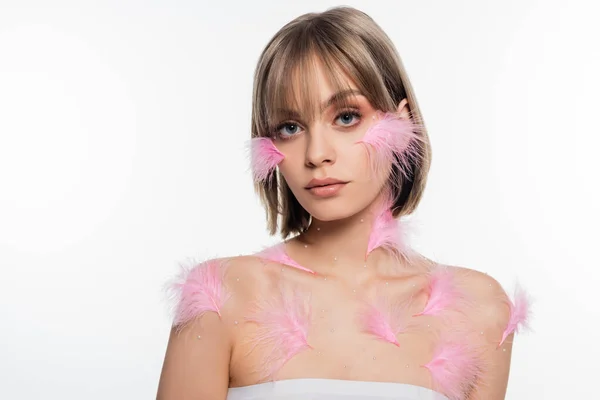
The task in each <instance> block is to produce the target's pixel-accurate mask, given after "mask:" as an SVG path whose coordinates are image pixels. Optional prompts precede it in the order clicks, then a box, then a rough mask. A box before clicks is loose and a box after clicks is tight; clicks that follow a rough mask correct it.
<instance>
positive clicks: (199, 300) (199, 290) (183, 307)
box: [171, 259, 230, 326]
mask: <svg viewBox="0 0 600 400" xmlns="http://www.w3.org/2000/svg"><path fill="white" fill-rule="evenodd" d="M223 273H224V268H223V263H222V261H221V260H216V259H213V260H208V261H205V262H203V263H200V264H197V265H196V266H194V267H193V268H192V269H191V270H187V269H186V268H185V267H184V268H183V270H182V273H181V275H180V278H179V281H178V282H176V283H174V284H173V285H172V288H171V289H172V290H174V292H175V294H176V297H178V301H177V308H176V311H175V318H174V321H173V325H174V326H175V325H180V324H184V323H186V322H188V321H190V320H192V319H193V318H196V317H200V316H202V315H203V314H204V313H206V312H209V311H212V312H215V313H217V314H218V315H219V317H221V309H222V307H223V305H224V304H225V302H226V301H227V300H228V299H229V297H230V293H229V292H228V291H227V290H226V289H225V288H224V286H223Z"/></svg>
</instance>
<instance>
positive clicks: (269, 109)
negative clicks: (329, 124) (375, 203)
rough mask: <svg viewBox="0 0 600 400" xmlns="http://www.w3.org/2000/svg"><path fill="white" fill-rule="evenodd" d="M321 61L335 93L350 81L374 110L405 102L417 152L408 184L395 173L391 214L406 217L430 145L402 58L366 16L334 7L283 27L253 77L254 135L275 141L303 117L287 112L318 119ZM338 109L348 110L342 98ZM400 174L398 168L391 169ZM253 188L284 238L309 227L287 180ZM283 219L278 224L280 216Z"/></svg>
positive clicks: (423, 176)
mask: <svg viewBox="0 0 600 400" xmlns="http://www.w3.org/2000/svg"><path fill="white" fill-rule="evenodd" d="M317 59H318V60H319V61H320V62H321V63H322V65H323V66H324V70H325V74H326V76H327V78H328V80H329V82H330V83H331V85H332V87H333V88H334V91H335V92H338V91H344V90H348V89H349V87H348V85H347V82H346V79H347V78H345V77H344V74H345V75H347V76H348V77H350V78H351V79H352V80H353V82H354V84H355V85H356V86H357V87H358V89H359V90H360V91H361V93H363V94H364V96H365V97H366V98H367V99H368V100H369V102H370V103H371V105H372V106H373V107H374V108H375V109H376V110H381V111H384V112H385V111H389V112H395V111H396V110H397V107H398V104H399V103H400V101H401V100H402V99H404V98H406V99H407V101H408V109H409V114H410V118H411V120H412V121H413V123H415V124H417V125H418V126H419V129H418V135H419V142H420V146H419V152H418V155H417V157H414V158H413V159H412V161H411V163H410V165H409V168H408V179H406V178H403V177H402V174H399V173H398V172H399V171H397V170H396V171H395V170H392V172H391V173H390V179H395V180H398V179H400V180H402V181H401V182H397V181H395V182H392V183H393V184H392V185H391V189H392V197H393V206H392V211H393V216H394V217H398V216H401V215H407V214H410V213H411V212H413V211H414V209H415V208H416V207H417V205H418V204H419V201H420V199H421V196H422V194H423V191H424V189H425V184H426V181H427V174H428V172H429V166H430V164H431V145H430V142H429V138H428V135H427V130H426V129H425V126H424V123H423V119H422V115H421V111H420V109H419V106H418V104H417V99H416V97H415V95H414V93H413V89H412V86H411V84H410V81H409V79H408V75H407V73H406V71H405V69H404V66H403V64H402V61H401V59H400V56H399V55H398V53H397V51H396V48H395V47H394V45H393V43H392V41H391V40H390V38H389V37H388V36H387V35H386V34H385V32H384V31H383V30H382V29H381V28H380V27H379V25H377V24H376V23H375V21H374V20H373V19H372V18H371V17H369V16H368V15H367V14H365V13H364V12H362V11H359V10H357V9H354V8H352V7H335V8H331V9H328V10H326V11H324V12H321V13H308V14H304V15H301V16H299V17H298V18H296V19H294V20H293V21H291V22H289V23H288V24H286V25H285V26H283V27H282V28H281V29H280V30H279V32H277V33H276V34H275V36H273V38H272V39H271V40H270V41H269V43H268V44H267V46H266V47H265V49H264V50H263V52H262V54H261V55H260V58H259V60H258V64H257V66H256V70H255V73H254V85H253V93H252V121H251V124H252V128H251V129H252V134H251V137H252V138H255V137H273V133H274V131H275V129H276V127H277V125H279V123H280V122H282V121H283V120H286V119H288V118H289V119H292V118H299V116H298V115H297V114H295V113H292V114H291V115H290V114H289V113H287V112H286V111H284V110H301V111H302V112H301V114H300V115H302V116H304V117H305V119H304V122H305V123H309V121H310V120H312V118H314V115H315V112H316V107H315V106H316V104H317V102H318V100H319V99H315V98H313V97H312V96H311V87H310V85H311V82H314V79H313V78H314V76H315V69H314V68H315V63H316V60H317ZM338 104H339V105H340V106H342V107H344V106H347V103H346V101H345V99H344V98H342V99H341V100H340V101H339V102H338ZM394 169H395V167H394ZM255 190H256V192H257V194H258V195H259V196H260V199H261V202H262V204H263V206H264V207H265V211H266V214H267V225H268V230H269V232H270V234H271V235H274V234H275V233H276V232H277V230H278V227H279V224H280V229H279V231H280V234H281V236H282V237H283V238H284V239H285V238H287V237H288V236H289V235H290V234H299V233H301V232H303V231H304V230H306V229H307V228H308V226H309V225H310V221H311V216H310V214H309V213H308V212H307V211H306V210H305V209H304V208H303V207H302V206H301V205H300V203H299V202H298V200H297V199H296V198H295V196H294V195H293V193H292V191H291V190H290V188H289V187H288V185H287V183H286V182H285V179H284V178H283V176H282V175H281V174H280V173H279V171H278V172H277V173H276V174H272V176H271V177H270V179H269V180H267V181H266V182H263V183H256V184H255ZM278 217H280V219H279V218H278Z"/></svg>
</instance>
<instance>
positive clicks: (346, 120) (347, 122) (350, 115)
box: [336, 111, 361, 126]
mask: <svg viewBox="0 0 600 400" xmlns="http://www.w3.org/2000/svg"><path fill="white" fill-rule="evenodd" d="M360 117H361V114H360V113H359V112H358V111H344V112H342V113H340V114H338V115H337V118H336V121H337V120H338V119H339V120H341V122H342V124H341V125H342V126H352V125H355V124H353V123H352V122H353V120H354V119H360Z"/></svg>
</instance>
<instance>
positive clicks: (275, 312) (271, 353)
mask: <svg viewBox="0 0 600 400" xmlns="http://www.w3.org/2000/svg"><path fill="white" fill-rule="evenodd" d="M310 319H311V309H310V303H309V296H308V295H307V294H306V293H301V292H299V291H298V290H297V289H289V291H287V292H286V291H284V289H283V287H282V286H281V285H280V287H279V290H278V293H277V295H275V296H271V297H266V298H264V299H262V300H261V301H258V302H256V303H255V304H254V307H253V309H252V311H251V312H250V314H249V315H248V316H247V317H246V320H247V321H249V322H254V323H256V324H257V331H256V334H255V335H253V337H252V338H251V341H252V346H251V349H250V352H252V351H253V350H254V349H255V348H256V347H257V346H258V347H260V348H261V349H263V353H264V354H265V355H264V358H263V360H262V363H261V364H262V368H261V370H262V371H263V379H269V380H273V379H274V377H275V374H276V373H277V371H279V370H280V369H281V367H283V366H284V365H285V363H287V362H288V361H289V360H290V359H291V358H292V357H294V356H295V355H296V354H298V353H299V352H301V351H303V350H306V349H310V348H311V346H310V345H309V344H308V328H309V325H310Z"/></svg>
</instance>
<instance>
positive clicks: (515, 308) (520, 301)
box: [498, 285, 531, 347]
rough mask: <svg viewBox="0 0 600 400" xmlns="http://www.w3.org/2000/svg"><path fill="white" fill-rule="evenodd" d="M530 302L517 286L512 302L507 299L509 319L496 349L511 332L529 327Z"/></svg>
mask: <svg viewBox="0 0 600 400" xmlns="http://www.w3.org/2000/svg"><path fill="white" fill-rule="evenodd" d="M530 303H531V302H530V300H529V297H528V296H527V293H526V292H525V291H524V290H523V289H522V288H521V287H520V286H519V285H517V286H516V288H515V295H514V301H511V300H510V299H508V304H509V307H510V318H509V320H508V324H507V326H506V328H505V329H504V332H503V333H502V339H501V340H500V344H498V347H500V346H502V343H504V341H505V340H506V338H507V337H508V336H509V335H510V334H511V333H513V332H517V333H518V332H519V329H520V328H521V327H523V328H528V327H529V323H528V320H529V317H530Z"/></svg>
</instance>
